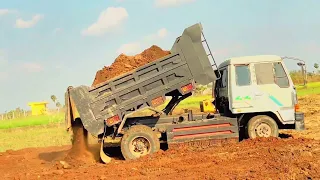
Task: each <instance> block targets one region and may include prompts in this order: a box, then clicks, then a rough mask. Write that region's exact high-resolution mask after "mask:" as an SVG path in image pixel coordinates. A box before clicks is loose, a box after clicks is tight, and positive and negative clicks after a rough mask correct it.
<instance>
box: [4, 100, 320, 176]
mask: <svg viewBox="0 0 320 180" xmlns="http://www.w3.org/2000/svg"><path fill="white" fill-rule="evenodd" d="M319 103H320V95H316V96H310V97H304V98H302V99H300V104H301V110H303V111H305V112H306V128H307V130H306V131H303V132H294V131H293V132H290V131H286V132H285V133H287V134H285V135H286V137H285V135H284V136H283V138H269V139H255V140H245V141H242V142H239V143H221V144H218V146H205V145H206V144H204V145H203V146H201V147H197V148H196V147H193V146H183V147H180V148H177V147H176V148H170V149H169V150H166V151H160V152H158V153H157V154H154V155H150V156H146V157H143V158H140V159H138V160H135V161H124V160H122V158H121V156H119V155H118V154H117V153H113V156H114V157H113V160H112V162H111V163H110V164H101V163H97V162H94V161H91V162H89V161H87V162H83V163H79V162H78V161H77V163H74V162H72V161H68V162H69V165H68V164H67V165H65V167H63V164H64V163H65V162H64V161H63V162H62V164H61V162H59V161H61V160H65V161H67V160H66V157H68V155H70V149H71V147H70V146H62V147H47V148H28V149H22V150H18V151H12V150H8V151H7V152H4V153H0V174H1V176H2V177H3V178H2V179H112V178H115V179H139V180H140V179H177V178H179V179H320V139H319V137H320V134H319V129H320V111H319V107H320V106H319ZM90 148H92V149H98V147H95V146H92V147H90ZM113 152H118V153H119V150H118V149H116V151H113Z"/></svg>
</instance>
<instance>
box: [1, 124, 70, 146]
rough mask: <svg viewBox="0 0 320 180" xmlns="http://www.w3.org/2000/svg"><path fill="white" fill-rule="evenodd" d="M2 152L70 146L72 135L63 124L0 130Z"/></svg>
mask: <svg viewBox="0 0 320 180" xmlns="http://www.w3.org/2000/svg"><path fill="white" fill-rule="evenodd" d="M0 142H1V145H0V152H3V151H6V150H8V149H12V150H17V149H22V148H27V147H47V146H61V145H68V144H70V142H71V141H70V135H69V134H68V133H67V132H66V131H65V129H64V126H63V125H62V124H58V123H56V124H55V125H50V126H49V125H46V126H33V127H24V128H13V129H2V130H0Z"/></svg>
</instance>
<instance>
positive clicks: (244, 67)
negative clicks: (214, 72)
mask: <svg viewBox="0 0 320 180" xmlns="http://www.w3.org/2000/svg"><path fill="white" fill-rule="evenodd" d="M250 66H251V65H250V64H234V65H230V72H229V74H230V77H229V91H230V99H229V101H230V105H229V106H230V107H229V109H230V110H231V112H232V113H233V114H238V113H246V112H252V111H254V102H253V94H254V91H253V89H252V72H251V70H250V69H251V68H250Z"/></svg>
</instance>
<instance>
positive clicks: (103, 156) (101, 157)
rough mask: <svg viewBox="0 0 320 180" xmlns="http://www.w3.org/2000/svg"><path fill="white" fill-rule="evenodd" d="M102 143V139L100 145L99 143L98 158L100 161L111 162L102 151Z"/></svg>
mask: <svg viewBox="0 0 320 180" xmlns="http://www.w3.org/2000/svg"><path fill="white" fill-rule="evenodd" d="M103 145H104V140H102V141H101V145H100V159H101V161H102V162H104V163H106V164H108V163H110V162H111V158H110V157H109V156H108V155H106V154H105V153H104V151H103Z"/></svg>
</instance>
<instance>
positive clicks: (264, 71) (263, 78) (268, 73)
mask: <svg viewBox="0 0 320 180" xmlns="http://www.w3.org/2000/svg"><path fill="white" fill-rule="evenodd" d="M254 69H255V74H256V79H257V84H258V85H263V84H274V75H273V65H272V63H258V64H255V65H254Z"/></svg>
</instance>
